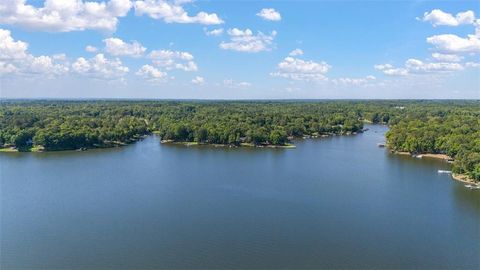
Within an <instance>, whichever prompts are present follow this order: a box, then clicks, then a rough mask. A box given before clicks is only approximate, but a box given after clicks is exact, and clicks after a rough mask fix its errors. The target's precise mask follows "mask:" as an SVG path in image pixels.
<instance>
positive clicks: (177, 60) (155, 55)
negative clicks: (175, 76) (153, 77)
mask: <svg viewBox="0 0 480 270" xmlns="http://www.w3.org/2000/svg"><path fill="white" fill-rule="evenodd" d="M148 57H149V58H150V59H152V62H153V63H154V64H155V65H156V66H159V67H163V68H165V69H167V70H171V69H181V70H184V71H197V70H198V67H197V64H196V63H195V62H194V61H193V55H192V54H190V53H188V52H180V51H171V50H154V51H152V52H150V54H149V55H148Z"/></svg>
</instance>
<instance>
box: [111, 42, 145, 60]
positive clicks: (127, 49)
mask: <svg viewBox="0 0 480 270" xmlns="http://www.w3.org/2000/svg"><path fill="white" fill-rule="evenodd" d="M103 42H105V51H106V52H108V53H109V54H111V55H114V56H131V57H140V56H142V55H143V53H144V52H145V51H146V50H147V48H145V47H143V46H142V44H140V43H138V42H137V41H133V42H132V43H131V44H129V43H126V42H125V41H123V40H121V39H119V38H107V39H104V40H103Z"/></svg>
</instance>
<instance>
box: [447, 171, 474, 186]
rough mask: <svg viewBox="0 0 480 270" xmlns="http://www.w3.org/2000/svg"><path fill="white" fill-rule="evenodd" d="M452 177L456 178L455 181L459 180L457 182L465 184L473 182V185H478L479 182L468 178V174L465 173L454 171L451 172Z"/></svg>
mask: <svg viewBox="0 0 480 270" xmlns="http://www.w3.org/2000/svg"><path fill="white" fill-rule="evenodd" d="M452 179H453V180H456V181H459V182H462V183H465V184H474V185H478V184H479V182H477V181H475V180H473V179H471V178H469V177H468V176H466V175H465V174H456V173H452Z"/></svg>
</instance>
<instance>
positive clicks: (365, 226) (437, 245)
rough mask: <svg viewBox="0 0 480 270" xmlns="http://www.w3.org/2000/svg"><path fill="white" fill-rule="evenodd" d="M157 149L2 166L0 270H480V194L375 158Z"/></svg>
mask: <svg viewBox="0 0 480 270" xmlns="http://www.w3.org/2000/svg"><path fill="white" fill-rule="evenodd" d="M369 128H370V130H369V131H368V132H366V133H364V134H359V135H356V136H348V137H347V136H345V137H332V138H326V139H311V140H301V141H297V142H296V145H297V148H296V149H249V148H237V149H228V148H215V147H186V146H175V145H160V143H159V139H158V138H157V137H154V136H151V137H148V138H147V139H145V140H143V141H141V142H138V143H136V144H133V145H130V146H127V147H123V148H117V149H107V150H89V151H86V152H61V153H60V152H58V153H16V154H2V155H0V164H1V167H0V169H1V174H0V176H1V179H0V180H1V181H0V183H1V194H0V197H1V201H0V202H1V206H0V207H1V213H0V214H1V215H0V217H1V220H0V222H1V223H0V225H1V227H0V233H1V234H0V248H1V249H0V263H1V264H0V268H1V269H22V268H27V269H74V268H77V269H81V268H82V269H84V268H89V269H139V268H141V269H158V268H168V269H172V268H275V269H278V268H369V269H372V268H416V269H429V268H430V269H439V268H456V269H478V268H479V267H480V191H478V190H477V191H474V190H468V189H466V188H464V187H463V185H462V184H461V183H458V182H456V181H452V180H451V179H450V176H448V175H442V174H438V173H437V170H438V169H449V165H448V164H447V163H445V162H443V161H438V160H431V159H430V160H428V159H421V160H419V159H414V158H411V157H405V156H397V155H392V154H389V153H388V151H387V150H385V149H383V148H378V147H377V146H376V144H377V143H378V142H382V141H383V140H384V139H383V134H384V132H385V131H386V127H383V126H369Z"/></svg>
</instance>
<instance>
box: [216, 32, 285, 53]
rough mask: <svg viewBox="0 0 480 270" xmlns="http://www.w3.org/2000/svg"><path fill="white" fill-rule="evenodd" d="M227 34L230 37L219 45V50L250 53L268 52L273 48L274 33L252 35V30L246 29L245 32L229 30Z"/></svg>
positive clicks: (275, 33)
mask: <svg viewBox="0 0 480 270" xmlns="http://www.w3.org/2000/svg"><path fill="white" fill-rule="evenodd" d="M227 33H228V35H229V36H230V41H229V42H222V43H220V48H221V49H224V50H233V51H238V52H250V53H257V52H261V51H270V50H271V49H272V46H273V39H274V38H275V36H276V35H277V32H276V31H272V32H271V34H270V35H266V34H263V33H262V32H258V33H257V34H256V35H254V34H253V32H252V30H250V29H248V28H247V29H245V30H240V29H238V28H233V29H229V30H228V31H227Z"/></svg>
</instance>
